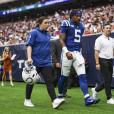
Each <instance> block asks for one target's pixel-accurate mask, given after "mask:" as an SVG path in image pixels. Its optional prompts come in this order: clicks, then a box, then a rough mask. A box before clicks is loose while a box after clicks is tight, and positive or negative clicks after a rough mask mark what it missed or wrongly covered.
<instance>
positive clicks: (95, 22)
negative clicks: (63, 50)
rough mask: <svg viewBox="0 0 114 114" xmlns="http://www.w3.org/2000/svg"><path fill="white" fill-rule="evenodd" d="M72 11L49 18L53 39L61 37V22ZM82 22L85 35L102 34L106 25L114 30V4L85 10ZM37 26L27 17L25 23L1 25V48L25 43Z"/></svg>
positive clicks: (57, 13) (62, 12) (56, 13)
mask: <svg viewBox="0 0 114 114" xmlns="http://www.w3.org/2000/svg"><path fill="white" fill-rule="evenodd" d="M71 10H72V9H71ZM71 10H65V11H57V12H55V13H54V14H53V15H49V16H48V17H49V19H50V27H49V29H48V30H49V32H50V33H51V35H52V37H53V38H58V37H59V28H60V27H59V26H60V22H61V21H62V20H63V19H68V18H69V13H70V12H71ZM82 22H83V23H84V26H85V32H84V34H85V35H89V34H96V33H101V32H102V27H103V25H104V24H105V23H110V24H111V25H112V29H113V30H114V4H108V5H106V6H97V7H90V8H87V9H83V15H82ZM35 26H36V19H27V17H25V19H24V20H23V21H21V20H20V21H17V22H7V23H3V24H2V23H1V24H0V46H2V45H10V44H20V43H24V42H25V41H26V38H27V35H28V33H29V32H30V31H31V29H33V28H34V27H35Z"/></svg>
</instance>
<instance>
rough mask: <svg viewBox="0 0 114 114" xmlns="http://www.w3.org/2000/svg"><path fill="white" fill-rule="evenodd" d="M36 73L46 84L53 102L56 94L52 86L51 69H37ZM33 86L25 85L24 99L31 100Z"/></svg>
mask: <svg viewBox="0 0 114 114" xmlns="http://www.w3.org/2000/svg"><path fill="white" fill-rule="evenodd" d="M37 72H38V73H41V74H42V78H43V79H44V81H45V83H46V87H47V91H48V94H49V96H50V98H51V100H52V101H53V100H54V99H55V98H56V93H55V89H54V86H53V78H52V67H37ZM33 86H34V85H29V84H27V85H26V99H30V98H31V93H32V89H33Z"/></svg>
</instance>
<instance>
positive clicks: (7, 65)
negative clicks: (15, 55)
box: [1, 47, 14, 86]
mask: <svg viewBox="0 0 114 114" xmlns="http://www.w3.org/2000/svg"><path fill="white" fill-rule="evenodd" d="M2 60H3V75H2V83H1V86H4V81H5V80H6V72H8V73H9V80H10V85H11V86H14V84H13V80H12V63H11V51H10V48H9V47H5V48H4V51H3V54H2Z"/></svg>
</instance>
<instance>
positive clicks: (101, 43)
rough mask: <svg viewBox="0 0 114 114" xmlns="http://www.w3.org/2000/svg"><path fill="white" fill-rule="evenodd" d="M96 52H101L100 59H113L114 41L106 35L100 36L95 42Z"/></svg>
mask: <svg viewBox="0 0 114 114" xmlns="http://www.w3.org/2000/svg"><path fill="white" fill-rule="evenodd" d="M94 49H95V50H98V51H99V57H100V58H104V59H112V58H113V50H114V39H113V38H111V37H108V38H107V37H106V36H105V35H104V34H102V35H101V36H99V37H98V38H97V39H96V41H95V47H94Z"/></svg>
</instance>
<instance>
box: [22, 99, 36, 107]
mask: <svg viewBox="0 0 114 114" xmlns="http://www.w3.org/2000/svg"><path fill="white" fill-rule="evenodd" d="M24 106H27V107H34V105H33V104H32V102H31V100H30V99H25V101H24Z"/></svg>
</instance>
